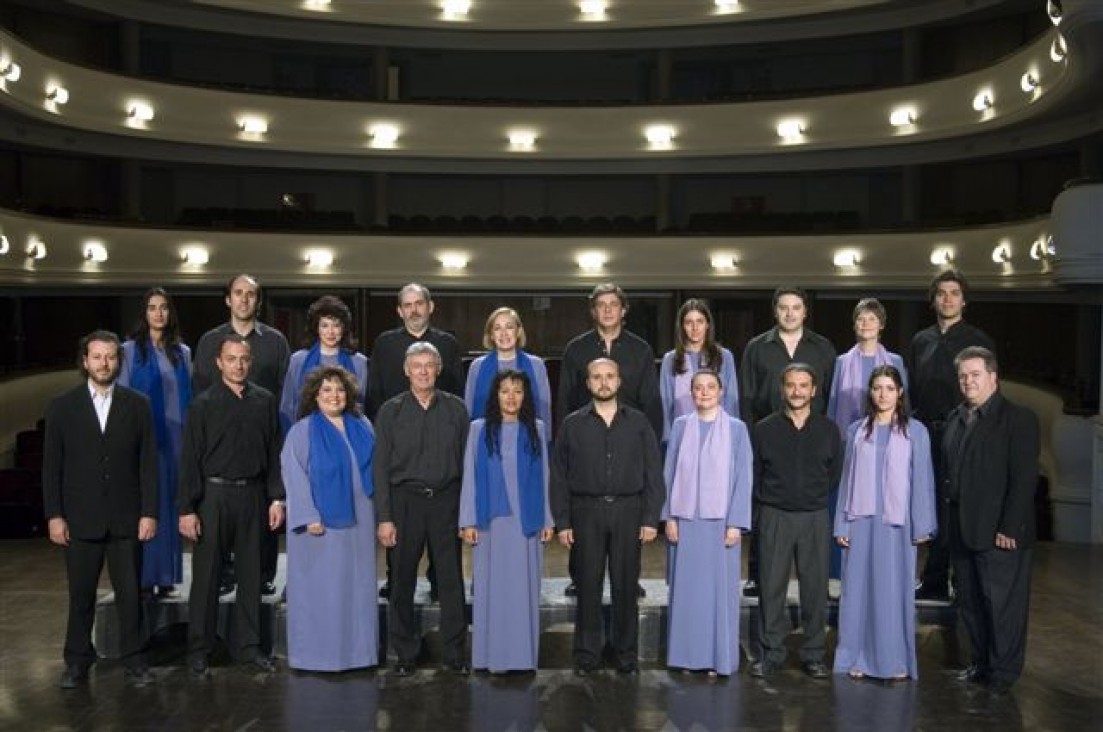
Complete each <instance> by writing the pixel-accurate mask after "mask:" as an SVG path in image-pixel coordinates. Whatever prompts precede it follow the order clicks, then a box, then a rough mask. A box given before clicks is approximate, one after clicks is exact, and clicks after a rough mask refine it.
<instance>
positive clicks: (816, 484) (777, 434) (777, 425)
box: [753, 411, 843, 511]
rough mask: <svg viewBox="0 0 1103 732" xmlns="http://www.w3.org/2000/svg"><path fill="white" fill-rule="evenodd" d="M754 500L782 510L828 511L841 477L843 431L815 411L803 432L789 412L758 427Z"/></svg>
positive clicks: (775, 413) (755, 433) (755, 430)
mask: <svg viewBox="0 0 1103 732" xmlns="http://www.w3.org/2000/svg"><path fill="white" fill-rule="evenodd" d="M753 437H754V498H755V500H756V501H758V502H759V503H763V504H766V505H768V506H772V507H774V508H776V509H779V510H782V511H818V510H820V509H823V508H827V496H828V493H830V491H831V488H832V487H833V486H835V485H836V484H838V482H839V476H840V475H841V474H842V467H843V466H842V463H843V450H842V439H841V438H840V437H839V428H838V427H837V426H835V423H834V422H832V421H831V420H830V419H828V418H827V417H825V416H824V415H822V414H819V413H817V412H812V414H810V415H808V419H807V420H806V421H805V423H804V426H803V427H801V428H800V429H799V430H798V429H797V427H796V425H795V424H793V420H791V419H790V418H789V415H788V414H786V413H785V412H783V411H782V412H774V413H773V414H771V415H770V416H769V417H767V418H766V419H764V420H762V421H761V422H759V423H758V424H756V425H755V427H754V432H753Z"/></svg>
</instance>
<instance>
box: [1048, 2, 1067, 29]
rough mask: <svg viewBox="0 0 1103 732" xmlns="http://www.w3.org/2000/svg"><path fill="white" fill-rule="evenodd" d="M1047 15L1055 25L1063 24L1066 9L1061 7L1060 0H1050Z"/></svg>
mask: <svg viewBox="0 0 1103 732" xmlns="http://www.w3.org/2000/svg"><path fill="white" fill-rule="evenodd" d="M1046 15H1048V16H1049V22H1051V23H1053V24H1054V25H1061V18H1062V17H1063V16H1064V10H1063V9H1062V8H1061V3H1060V2H1059V0H1049V2H1047V3H1046Z"/></svg>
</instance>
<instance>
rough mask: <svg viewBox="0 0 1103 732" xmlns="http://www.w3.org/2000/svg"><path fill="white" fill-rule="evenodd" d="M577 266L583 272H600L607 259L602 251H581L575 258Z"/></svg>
mask: <svg viewBox="0 0 1103 732" xmlns="http://www.w3.org/2000/svg"><path fill="white" fill-rule="evenodd" d="M575 261H577V262H578V268H579V269H581V270H582V271H583V272H600V271H601V269H602V268H603V267H604V266H605V262H606V261H608V257H606V256H605V253H604V252H582V253H581V254H579V255H578V257H577V258H576V260H575Z"/></svg>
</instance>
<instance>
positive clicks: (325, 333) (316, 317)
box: [280, 295, 368, 434]
mask: <svg viewBox="0 0 1103 732" xmlns="http://www.w3.org/2000/svg"><path fill="white" fill-rule="evenodd" d="M306 341H307V342H308V343H310V344H311V345H310V346H309V347H307V348H303V349H300V350H298V351H295V352H294V353H293V354H291V360H290V362H289V363H288V365H287V376H285V377H284V381H283V388H282V389H281V390H280V427H281V428H282V429H283V432H284V434H287V431H288V430H289V429H291V425H293V424H295V418H296V416H297V412H298V409H299V400H300V398H301V397H302V390H303V384H304V383H305V381H306V377H307V375H308V374H309V373H310V372H311V371H313V370H314V369H316V368H318V367H319V366H340V367H341V368H343V369H345V370H346V371H348V372H350V373H351V374H352V375H353V376H355V377H356V381H357V383H359V384H360V388H361V392H362V393H358V394H349V399H350V400H351V401H353V402H355V403H356V404H358V405H359V406H360V407H361V408H363V406H364V392H363V390H365V389H366V388H367V386H366V385H367V383H368V358H367V356H365V355H364V354H362V353H360V352H359V351H357V350H356V336H355V335H353V332H352V312H351V311H350V310H349V308H348V305H345V303H344V302H342V301H341V299H340V298H337V297H334V296H333V295H323V296H321V297H319V298H318V299H317V300H315V301H314V302H312V303H311V304H310V308H309V309H308V310H307V311H306Z"/></svg>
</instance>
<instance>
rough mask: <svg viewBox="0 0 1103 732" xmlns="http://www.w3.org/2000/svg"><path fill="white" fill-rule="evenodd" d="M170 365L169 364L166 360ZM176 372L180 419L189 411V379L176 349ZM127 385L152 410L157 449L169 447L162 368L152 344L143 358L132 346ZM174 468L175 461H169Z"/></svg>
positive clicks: (181, 356) (181, 355) (137, 348)
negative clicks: (144, 400) (132, 365)
mask: <svg viewBox="0 0 1103 732" xmlns="http://www.w3.org/2000/svg"><path fill="white" fill-rule="evenodd" d="M169 363H170V364H171V363H172V362H171V361H169ZM173 371H174V372H175V373H176V397H177V399H179V401H180V417H181V419H183V417H184V415H185V414H187V412H188V404H189V403H191V377H190V376H188V367H187V365H186V364H185V363H184V354H183V352H182V351H181V350H180V349H179V348H177V350H176V365H175V366H173ZM130 386H131V388H132V389H136V390H138V391H140V392H142V393H143V394H145V395H146V396H147V397H149V405H150V407H151V408H152V409H153V429H154V431H155V432H156V435H157V448H158V449H159V450H165V449H167V448H168V444H169V426H168V418H167V417H166V416H165V390H164V387H163V385H162V383H161V367H160V366H158V364H157V349H156V348H155V347H154V345H153V344H152V343H147V344H146V356H145V358H142V348H141V346H140V345H139V344H138V343H135V344H134V368H133V369H132V370H131V373H130ZM170 462H171V463H172V464H173V465H174V466H175V465H176V461H175V460H172V461H170Z"/></svg>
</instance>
